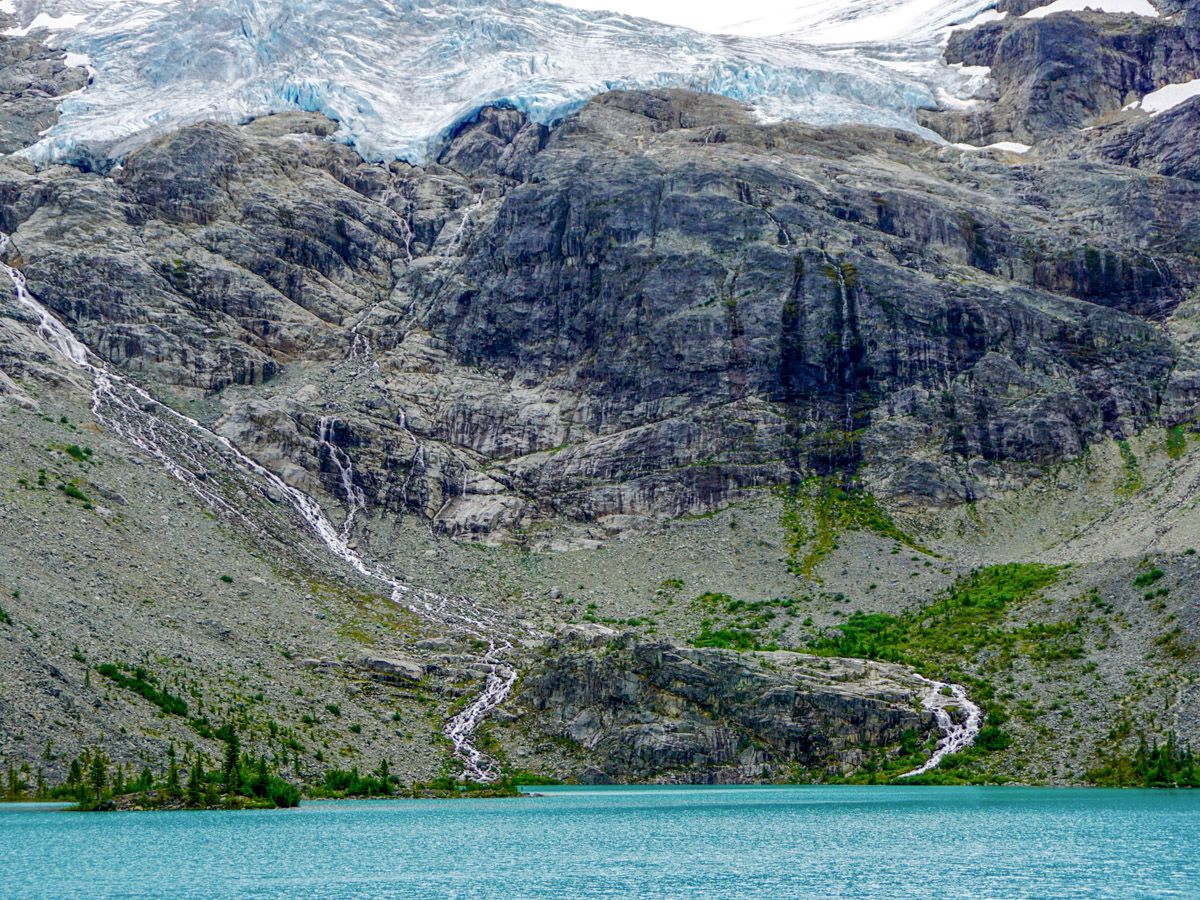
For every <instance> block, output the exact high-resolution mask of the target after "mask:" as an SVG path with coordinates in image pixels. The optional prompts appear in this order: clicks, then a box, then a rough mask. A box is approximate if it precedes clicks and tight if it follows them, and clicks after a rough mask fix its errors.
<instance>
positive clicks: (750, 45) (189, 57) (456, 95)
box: [15, 0, 991, 163]
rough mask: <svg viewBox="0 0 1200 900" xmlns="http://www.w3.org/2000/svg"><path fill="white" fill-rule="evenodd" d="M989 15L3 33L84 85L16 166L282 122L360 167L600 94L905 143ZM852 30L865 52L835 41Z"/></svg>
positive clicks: (306, 21) (148, 10) (298, 20)
mask: <svg viewBox="0 0 1200 900" xmlns="http://www.w3.org/2000/svg"><path fill="white" fill-rule="evenodd" d="M931 4H933V7H936V9H937V14H936V15H934V14H930V13H927V10H926V7H930V6H931ZM990 5H991V3H990V2H989V0H948V2H941V3H935V2H934V0H900V2H895V3H885V2H883V0H840V2H839V0H834V2H824V0H822V3H821V4H816V3H815V2H813V0H809V2H807V3H806V2H804V0H799V2H797V3H796V4H795V9H794V10H792V13H794V15H788V16H784V17H783V18H782V19H780V20H779V22H780V23H781V24H778V25H777V27H780V28H783V27H787V28H791V26H793V25H796V26H797V27H798V29H799V30H792V31H791V32H790V33H788V34H782V35H776V36H757V37H752V36H745V35H741V36H739V35H721V34H708V33H703V32H699V31H693V30H689V29H686V28H680V27H675V26H670V25H664V24H661V23H657V22H651V21H649V20H646V19H639V18H635V17H630V16H623V15H617V14H615V13H606V12H599V11H589V10H581V9H569V8H566V7H563V6H558V5H555V4H550V3H544V2H539V0H220V2H204V0H124V2H117V3H113V2H110V0H16V2H15V12H16V15H17V18H18V20H19V22H20V27H21V28H22V29H23V30H27V29H29V27H30V26H35V27H37V26H46V29H47V30H44V31H40V32H39V31H36V30H35V31H33V32H32V33H34V34H44V36H45V39H46V40H47V41H48V42H49V43H50V44H52V45H53V46H56V47H61V48H64V49H66V50H68V51H69V52H70V53H71V54H73V58H74V59H76V60H85V59H86V61H87V64H88V65H89V67H90V68H91V70H92V73H93V82H92V84H91V85H90V86H89V87H88V88H87V89H86V90H84V91H82V92H79V93H77V94H74V95H72V96H70V97H67V98H65V99H64V101H63V103H62V117H61V119H60V121H59V123H58V124H57V125H56V126H54V127H53V128H51V129H50V130H49V131H48V132H46V133H45V134H44V135H43V138H42V140H41V141H40V142H39V143H38V144H36V145H35V146H34V147H32V148H30V149H28V150H26V151H23V152H24V153H25V154H26V155H27V156H29V157H30V158H32V159H33V160H34V161H35V162H39V163H47V162H52V161H76V160H89V161H96V160H108V159H119V158H120V157H121V156H122V155H123V154H125V153H127V152H128V151H129V150H131V149H132V148H134V147H136V146H137V145H138V144H140V143H142V142H144V141H146V140H148V139H150V138H151V137H153V136H154V135H156V134H159V133H162V132H163V131H166V130H168V129H171V128H174V127H178V126H180V125H183V124H186V123H189V122H195V121H199V120H201V119H207V118H211V119H217V120H221V121H229V122H237V121H242V120H245V119H248V118H251V117H253V116H257V115H262V114H265V113H268V112H276V111H280V110H285V109H300V110H306V111H311V112H322V113H325V114H326V115H328V116H329V117H330V118H333V119H335V120H336V121H337V122H339V123H340V124H341V131H340V132H339V137H340V138H341V139H343V140H345V141H347V142H348V143H350V144H352V145H353V146H354V147H356V148H357V149H358V150H359V152H360V153H361V154H362V155H363V156H364V157H366V158H368V159H372V160H383V159H408V160H410V161H413V162H420V161H422V160H424V159H425V158H426V156H427V155H428V152H429V150H430V148H431V147H432V146H434V145H435V144H436V143H437V142H438V141H440V140H441V139H442V138H443V137H444V135H445V134H446V132H447V131H448V130H449V129H451V128H453V127H454V126H455V125H456V124H457V123H459V122H461V121H463V120H464V119H467V118H469V117H470V116H472V115H473V114H474V113H475V112H476V111H478V110H479V109H480V108H481V107H482V106H485V105H487V104H491V103H503V104H508V105H511V106H514V107H516V108H518V109H521V110H523V111H525V112H527V113H528V114H529V115H530V116H531V117H533V118H534V119H536V120H537V121H541V122H550V121H553V120H555V119H558V118H560V117H562V116H563V115H566V114H568V113H570V112H572V111H573V110H575V109H576V108H578V107H579V106H580V105H581V104H582V103H584V102H586V100H587V99H589V98H590V97H592V96H595V95H596V94H599V93H602V92H604V91H605V90H609V89H613V88H632V87H663V86H671V87H687V88H693V89H697V90H702V91H709V92H713V93H718V94H723V95H725V96H728V97H732V98H735V99H740V100H744V101H747V102H748V103H750V104H752V105H753V106H755V107H756V108H757V109H758V111H759V112H760V114H761V115H762V116H763V117H765V118H769V119H781V118H793V119H800V120H804V121H808V122H813V123H817V124H828V123H836V122H863V123H873V124H881V125H889V126H896V127H902V128H909V129H913V130H919V129H918V126H917V125H916V124H915V121H916V111H917V110H918V109H920V108H923V107H931V106H934V105H936V102H937V98H938V97H965V96H968V95H969V94H970V93H971V92H973V91H974V90H976V89H977V88H978V86H979V82H980V79H981V78H982V73H980V72H978V71H963V70H961V69H955V68H952V67H948V66H945V65H943V64H942V63H941V59H940V57H941V53H940V47H939V45H940V43H941V41H942V39H943V38H944V36H945V33H946V29H947V28H948V27H951V26H953V25H954V24H956V23H961V22H965V21H967V20H970V19H971V18H973V17H974V16H975V15H977V14H978V13H980V12H981V11H982V10H984V9H986V8H988V7H989V6H990ZM881 16H882V18H880V17H881ZM856 20H861V22H862V24H863V25H864V28H860V29H857V30H858V32H859V33H860V34H862V35H863V36H865V37H868V38H870V37H872V36H875V37H878V38H880V40H879V41H877V42H875V43H869V44H861V43H860V44H852V45H839V44H838V43H837V41H840V40H842V39H844V38H848V37H850V36H852V35H854V34H855V32H856V29H855V27H854V23H855V21H856ZM872 22H874V23H875V25H874V26H872V27H865V26H867V25H868V24H869V23H872ZM881 22H882V23H883V25H884V26H886V27H884V28H882V30H881V29H880V27H879V23H881ZM766 27H767V26H766V25H764V24H763V23H761V22H760V23H759V24H757V25H754V26H753V27H750V26H747V30H748V31H752V32H753V31H762V30H764V29H765V28H766Z"/></svg>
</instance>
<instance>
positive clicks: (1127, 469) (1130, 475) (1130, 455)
mask: <svg viewBox="0 0 1200 900" xmlns="http://www.w3.org/2000/svg"><path fill="white" fill-rule="evenodd" d="M1117 447H1118V448H1119V449H1120V451H1121V467H1122V474H1121V480H1120V481H1119V482H1118V483H1117V493H1118V494H1119V495H1120V496H1122V497H1132V496H1133V495H1134V494H1136V493H1137V492H1138V491H1140V490H1141V489H1142V487H1143V482H1142V466H1141V463H1140V462H1139V461H1138V458H1137V455H1136V454H1135V453H1134V452H1133V448H1132V447H1130V446H1129V441H1118V442H1117Z"/></svg>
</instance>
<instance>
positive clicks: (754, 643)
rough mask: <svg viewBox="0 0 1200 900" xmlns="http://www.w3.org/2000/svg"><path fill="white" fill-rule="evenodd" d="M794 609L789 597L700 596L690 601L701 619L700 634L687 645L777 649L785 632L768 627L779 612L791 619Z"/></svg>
mask: <svg viewBox="0 0 1200 900" xmlns="http://www.w3.org/2000/svg"><path fill="white" fill-rule="evenodd" d="M796 606H797V601H796V600H795V599H793V598H787V599H775V600H756V601H747V600H735V599H734V598H733V597H730V596H729V595H728V594H713V593H708V594H701V595H700V596H699V597H697V598H696V599H695V600H693V601H692V607H693V608H694V609H696V610H698V611H699V612H700V613H701V614H702V616H703V618H702V619H701V620H700V634H699V635H697V636H696V637H695V638H693V639H692V640H691V644H692V646H693V647H713V648H717V649H721V650H778V649H779V640H780V639H781V637H782V636H783V633H784V631H785V629H784V628H772V627H771V626H772V625H773V624H774V622H775V620H776V619H777V618H778V616H779V614H780V613H781V612H783V613H785V614H787V615H788V616H795V615H796Z"/></svg>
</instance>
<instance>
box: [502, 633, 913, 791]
mask: <svg viewBox="0 0 1200 900" xmlns="http://www.w3.org/2000/svg"><path fill="white" fill-rule="evenodd" d="M918 694H919V692H918V690H917V684H916V682H915V681H914V680H913V679H912V678H911V676H910V675H909V674H907V673H906V672H905V671H904V670H902V669H900V668H899V667H892V666H883V665H878V664H873V663H863V662H859V661H853V660H825V659H817V658H813V657H804V656H796V655H794V654H790V653H778V654H771V653H766V654H739V653H734V652H730V651H725V650H697V649H690V648H681V647H676V646H673V645H670V644H665V643H638V642H637V641H636V640H635V639H633V638H631V637H626V638H619V637H617V636H616V635H612V634H608V635H606V634H604V633H603V632H602V631H599V630H597V629H592V630H590V631H584V630H582V629H576V630H574V631H572V630H568V631H567V632H565V633H564V634H563V635H562V636H560V638H558V639H555V640H554V641H552V642H551V643H550V644H549V645H548V646H547V647H546V648H545V654H544V656H543V659H542V662H541V663H540V664H538V665H537V667H536V668H534V669H533V670H532V671H531V672H529V673H528V674H527V675H526V676H525V677H524V678H523V680H522V688H521V692H520V693H519V694H518V695H517V697H516V698H515V703H516V705H517V706H519V707H522V708H524V709H525V710H527V713H526V714H525V715H524V716H523V719H522V723H523V724H522V727H523V728H530V727H532V728H533V729H535V730H538V731H539V732H540V733H541V734H543V735H545V736H548V737H552V738H555V739H558V740H565V741H567V742H569V744H570V745H572V746H574V747H576V748H578V755H579V759H578V766H579V768H578V770H577V771H576V772H575V773H573V774H575V776H576V777H579V778H581V779H583V780H585V781H594V782H606V781H614V780H622V781H625V780H628V781H654V780H660V781H677V782H693V783H739V782H751V781H761V780H764V779H779V778H782V777H787V776H788V775H795V774H796V772H797V770H798V769H817V770H820V771H825V770H827V769H828V770H831V771H834V772H838V773H841V772H843V771H851V770H853V769H855V768H857V767H858V765H859V764H861V762H863V761H864V760H865V758H866V755H867V754H869V753H870V752H872V751H875V750H879V751H886V750H888V749H890V748H893V747H894V746H895V745H896V744H898V743H899V742H900V740H901V737H902V735H903V734H904V733H905V732H908V731H912V732H916V733H918V734H920V735H921V737H922V738H924V737H925V736H926V735H927V734H932V733H935V732H936V727H935V723H934V721H933V717H932V715H931V714H929V713H925V712H918V711H917V710H918V709H919V706H920V704H919V702H917V697H918Z"/></svg>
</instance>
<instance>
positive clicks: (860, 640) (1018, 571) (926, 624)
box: [813, 563, 1074, 671]
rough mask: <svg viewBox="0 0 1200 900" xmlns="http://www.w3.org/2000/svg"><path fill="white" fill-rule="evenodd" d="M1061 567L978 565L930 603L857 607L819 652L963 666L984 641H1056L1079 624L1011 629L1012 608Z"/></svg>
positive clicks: (1013, 645) (1010, 644)
mask: <svg viewBox="0 0 1200 900" xmlns="http://www.w3.org/2000/svg"><path fill="white" fill-rule="evenodd" d="M1059 571H1060V570H1059V568H1058V567H1057V566H1047V565H1041V564H1037V563H1010V564H1008V565H1002V566H989V567H987V568H983V569H978V570H977V571H975V572H972V573H971V574H970V575H968V576H966V577H964V578H961V579H959V580H958V582H957V583H956V584H955V585H954V586H953V587H952V588H951V589H950V591H949V593H948V594H947V595H946V596H944V597H942V598H941V599H939V600H936V601H934V603H932V604H931V605H929V606H927V607H925V608H924V609H921V610H918V611H916V612H912V613H909V614H907V615H903V616H888V615H883V614H880V613H855V614H854V615H852V616H851V617H850V618H849V619H847V620H846V622H844V623H843V624H842V625H840V626H839V631H840V632H841V633H840V634H838V635H836V636H829V637H824V638H821V639H820V640H818V641H817V642H816V644H815V645H814V648H813V649H814V650H815V651H816V652H817V653H820V654H823V655H827V656H846V657H857V658H864V659H879V660H885V661H888V662H898V663H903V664H905V665H909V666H912V667H913V668H916V669H923V670H932V671H945V670H946V668H947V667H952V668H955V669H957V668H960V667H961V665H962V663H963V662H964V661H966V660H970V659H972V658H973V657H975V656H976V655H977V654H978V653H979V652H980V651H981V650H983V649H984V648H985V647H1002V648H1007V649H1009V650H1015V649H1017V645H1018V644H1019V643H1024V644H1026V645H1028V644H1031V643H1032V644H1038V643H1041V642H1042V641H1047V642H1054V641H1057V640H1059V639H1061V637H1062V636H1063V633H1064V631H1065V630H1067V629H1070V628H1074V625H1064V626H1057V627H1045V626H1040V627H1042V628H1044V629H1045V630H1044V631H1038V630H1037V628H1038V627H1039V626H1031V627H1030V628H1024V629H1016V630H1009V629H1006V628H1004V626H1003V622H1004V618H1005V614H1006V611H1007V609H1008V608H1009V607H1010V606H1011V605H1013V604H1016V603H1021V602H1024V601H1026V600H1029V599H1030V598H1031V597H1033V596H1035V595H1036V594H1037V593H1038V592H1039V591H1041V590H1043V589H1044V588H1047V587H1049V586H1050V585H1052V584H1054V582H1055V581H1056V580H1057V579H1058V574H1059Z"/></svg>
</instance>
